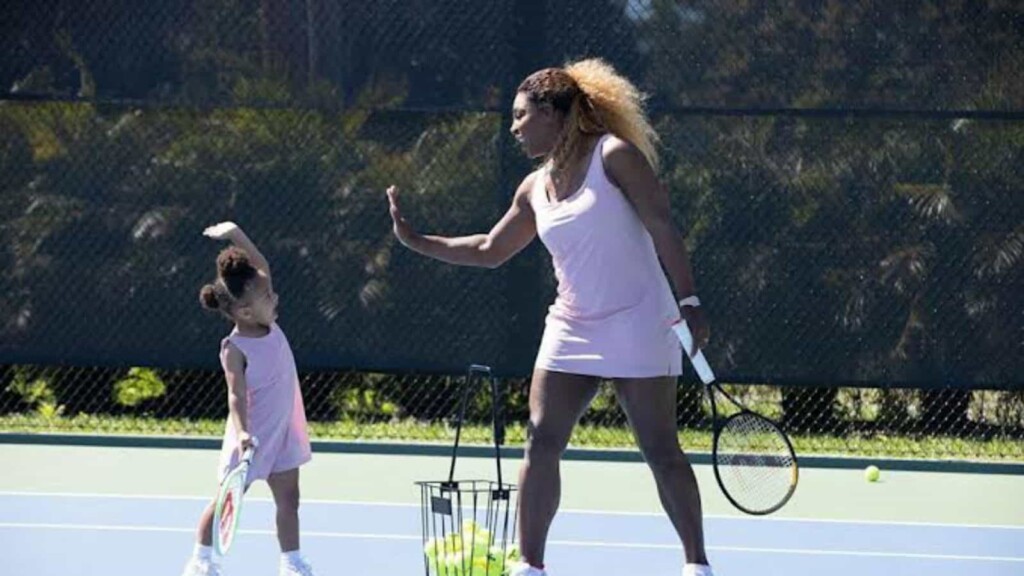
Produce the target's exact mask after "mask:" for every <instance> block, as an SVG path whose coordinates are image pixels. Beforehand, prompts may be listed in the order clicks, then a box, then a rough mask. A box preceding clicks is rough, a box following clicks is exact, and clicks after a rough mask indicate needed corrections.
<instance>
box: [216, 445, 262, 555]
mask: <svg viewBox="0 0 1024 576" xmlns="http://www.w3.org/2000/svg"><path fill="white" fill-rule="evenodd" d="M252 441H253V442H252V446H249V447H248V448H246V449H245V452H244V453H242V458H241V460H240V461H239V462H238V464H237V465H235V467H234V468H232V469H231V471H230V472H228V474H227V476H225V477H224V480H223V481H222V482H221V483H220V490H219V491H218V492H217V504H216V505H215V506H214V509H213V529H214V530H215V532H214V538H213V546H214V549H215V550H216V551H217V554H220V555H221V556H223V555H225V554H227V553H228V550H230V549H231V544H232V543H234V541H235V531H236V530H238V521H239V519H240V518H241V513H242V497H243V496H244V495H245V486H246V480H247V479H248V477H249V466H250V464H252V455H253V453H254V452H255V451H256V446H257V444H258V443H257V442H256V438H253V439H252Z"/></svg>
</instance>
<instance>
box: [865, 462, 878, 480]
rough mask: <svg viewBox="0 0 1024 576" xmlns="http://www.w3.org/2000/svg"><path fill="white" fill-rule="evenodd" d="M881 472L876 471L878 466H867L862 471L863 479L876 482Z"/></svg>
mask: <svg viewBox="0 0 1024 576" xmlns="http://www.w3.org/2000/svg"><path fill="white" fill-rule="evenodd" d="M881 474H882V471H881V470H879V469H878V466H873V465H872V466H868V467H867V468H865V469H864V479H865V480H867V481H868V482H878V477H879V476H881Z"/></svg>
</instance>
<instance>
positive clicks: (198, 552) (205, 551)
mask: <svg viewBox="0 0 1024 576" xmlns="http://www.w3.org/2000/svg"><path fill="white" fill-rule="evenodd" d="M192 557H194V558H198V559H199V560H206V561H208V562H209V561H212V560H213V546H203V545H202V544H196V547H195V548H194V549H193V550H192Z"/></svg>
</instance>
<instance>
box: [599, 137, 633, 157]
mask: <svg viewBox="0 0 1024 576" xmlns="http://www.w3.org/2000/svg"><path fill="white" fill-rule="evenodd" d="M598 145H599V146H601V156H602V157H603V158H604V159H605V160H608V159H609V158H610V157H613V156H616V155H622V154H639V155H641V156H642V155H643V154H642V153H641V152H640V149H639V148H637V147H636V146H634V145H633V143H632V142H630V141H629V140H625V139H623V138H620V137H618V136H616V135H615V134H611V133H609V134H606V135H604V136H602V137H601V139H600V140H599V142H598Z"/></svg>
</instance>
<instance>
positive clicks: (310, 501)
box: [0, 490, 1024, 530]
mask: <svg viewBox="0 0 1024 576" xmlns="http://www.w3.org/2000/svg"><path fill="white" fill-rule="evenodd" d="M3 496H15V497H23V498H95V499H105V498H106V499H110V500H187V501H195V502H206V501H209V500H212V497H209V498H208V497H205V496H178V495H160V494H101V493H90V492H19V491H3V490H0V497H3ZM247 501H249V502H273V500H272V499H271V498H261V497H255V496H254V497H251V498H248V499H247ZM302 503H303V504H304V505H305V504H321V505H328V506H381V507H392V508H419V507H420V504H419V502H415V503H413V502H363V501H355V500H317V499H312V498H303V499H302ZM558 513H559V514H592V515H598V516H639V517H655V518H662V517H664V516H665V514H664V513H663V512H628V511H616V510H607V511H605V510H581V509H572V508H561V509H559V511H558ZM704 518H712V519H715V520H741V521H743V522H794V523H808V524H854V525H864V526H921V527H927V528H993V529H996V530H1024V525H1012V524H958V523H955V522H914V521H904V520H843V519H841V518H800V517H794V516H742V515H738V514H705V515H704Z"/></svg>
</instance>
